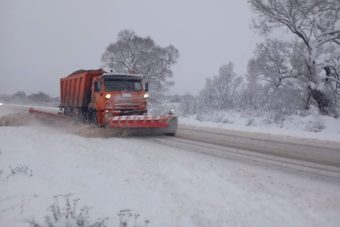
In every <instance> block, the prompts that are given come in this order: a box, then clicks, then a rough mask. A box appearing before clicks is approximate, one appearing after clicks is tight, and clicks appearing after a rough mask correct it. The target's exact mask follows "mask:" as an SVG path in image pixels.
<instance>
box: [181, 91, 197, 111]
mask: <svg viewBox="0 0 340 227" xmlns="http://www.w3.org/2000/svg"><path fill="white" fill-rule="evenodd" d="M197 105H198V103H197V98H196V97H195V96H193V95H191V94H189V93H187V94H185V95H182V96H180V105H179V110H180V112H181V114H182V115H183V116H188V115H193V114H196V113H197Z"/></svg>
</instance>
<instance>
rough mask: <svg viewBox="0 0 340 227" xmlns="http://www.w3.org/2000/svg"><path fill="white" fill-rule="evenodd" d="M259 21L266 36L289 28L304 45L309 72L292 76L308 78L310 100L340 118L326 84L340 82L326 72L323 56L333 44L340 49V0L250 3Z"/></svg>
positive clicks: (302, 54)
mask: <svg viewBox="0 0 340 227" xmlns="http://www.w3.org/2000/svg"><path fill="white" fill-rule="evenodd" d="M249 3H250V4H251V6H252V9H253V10H254V12H256V13H257V14H258V16H259V17H258V18H257V19H256V20H255V21H254V25H255V28H256V29H259V30H260V31H261V32H263V33H267V32H270V31H271V30H272V29H273V28H278V27H285V28H287V29H288V31H290V33H291V34H293V35H294V37H296V38H297V39H298V40H300V42H301V43H302V45H303V48H302V49H300V50H299V51H300V57H301V58H302V59H303V60H302V61H300V62H302V63H303V64H304V66H303V67H299V69H301V68H304V69H305V70H303V71H301V70H298V71H296V72H295V73H301V74H299V75H294V74H291V76H295V77H304V78H305V80H306V81H308V85H307V88H306V89H307V92H308V97H309V99H313V101H314V102H315V103H316V105H317V106H318V108H319V110H320V112H321V113H324V114H329V115H333V116H337V113H336V109H335V106H334V101H333V100H332V98H331V97H329V96H328V95H327V91H326V90H327V89H326V87H325V82H326V81H327V80H333V81H335V82H339V81H338V80H337V79H336V78H334V77H331V76H330V74H327V73H326V74H325V73H322V71H326V72H327V70H328V72H329V69H328V68H327V65H325V64H323V61H322V60H320V59H321V55H322V53H324V51H325V49H326V48H327V47H328V46H329V45H333V46H336V47H337V48H339V46H340V21H339V18H340V1H339V0H249Z"/></svg>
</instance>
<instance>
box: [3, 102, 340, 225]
mask: <svg viewBox="0 0 340 227" xmlns="http://www.w3.org/2000/svg"><path fill="white" fill-rule="evenodd" d="M9 112H10V111H9V110H8V109H5V108H0V116H1V115H5V114H8V113H9ZM75 127H76V126H75ZM81 130H90V129H87V128H80V130H67V129H65V128H63V127H58V125H53V126H48V125H42V124H37V123H30V124H25V125H22V126H3V127H0V226H11V227H16V226H29V225H28V224H27V223H26V222H25V220H32V219H33V218H35V219H36V220H37V221H38V222H40V223H43V220H44V216H45V215H47V214H48V213H49V211H48V208H49V206H50V205H51V204H53V202H54V198H53V197H54V196H56V195H60V194H71V195H70V197H71V198H72V199H80V200H79V202H78V204H79V207H81V206H88V207H90V211H89V212H90V216H91V217H92V218H93V220H95V219H96V218H104V217H108V220H107V221H106V224H107V226H118V225H119V218H118V216H117V213H118V212H119V210H122V209H131V210H132V211H133V212H136V213H138V214H140V215H141V216H140V217H139V219H138V220H139V223H140V226H144V220H150V223H149V224H148V226H154V227H160V226H162V227H166V226H169V227H170V226H171V227H174V226H183V227H191V226H202V227H203V226H204V227H212V226H340V215H339V214H340V182H339V181H338V180H330V179H322V178H320V177H315V176H310V175H305V174H303V173H299V172H296V171H289V172H284V171H282V170H278V169H273V168H270V167H266V166H258V165H252V164H249V163H243V162H238V161H234V160H227V159H219V158H216V157H211V156H207V155H203V154H197V153H194V152H192V151H186V150H183V149H180V148H172V147H169V146H166V145H162V144H160V143H157V142H155V140H153V138H149V137H145V138H144V137H139V138H131V137H128V138H97V137H95V136H93V137H89V136H88V135H91V134H88V133H82V131H81ZM84 135H86V136H84ZM130 224H131V225H130V226H132V224H133V221H131V222H130Z"/></svg>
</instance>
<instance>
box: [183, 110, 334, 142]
mask: <svg viewBox="0 0 340 227" xmlns="http://www.w3.org/2000/svg"><path fill="white" fill-rule="evenodd" d="M197 119H199V120H197ZM179 122H180V124H187V125H196V126H204V127H212V128H214V127H217V128H222V129H231V130H237V131H245V132H260V133H270V134H273V135H286V136H293V137H301V138H313V139H319V140H329V141H338V142H339V141H340V118H337V119H335V118H333V117H328V116H322V115H320V114H318V113H316V112H315V111H314V112H313V111H312V113H311V114H308V115H306V116H299V115H292V116H288V117H286V118H285V119H283V120H281V121H279V122H274V121H273V120H270V117H269V116H265V115H262V116H254V114H249V113H248V114H247V113H241V112H235V111H229V112H213V113H210V114H202V115H200V116H196V115H195V116H189V117H181V118H180V120H179Z"/></svg>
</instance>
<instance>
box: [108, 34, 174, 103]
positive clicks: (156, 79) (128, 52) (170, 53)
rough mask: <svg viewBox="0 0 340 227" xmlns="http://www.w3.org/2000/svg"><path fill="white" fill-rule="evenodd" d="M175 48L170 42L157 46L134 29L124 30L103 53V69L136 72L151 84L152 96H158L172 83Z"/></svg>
mask: <svg viewBox="0 0 340 227" xmlns="http://www.w3.org/2000/svg"><path fill="white" fill-rule="evenodd" d="M178 56H179V52H178V50H177V49H176V48H175V47H174V46H172V45H169V46H167V47H160V46H159V45H157V44H156V43H155V42H154V41H153V40H152V39H151V38H150V37H146V38H143V37H139V36H137V35H136V34H135V33H134V32H133V31H129V30H123V31H121V32H120V33H119V34H118V39H117V41H116V42H114V43H111V44H110V45H109V46H108V47H107V48H106V50H105V53H104V54H103V56H102V62H103V64H104V66H105V67H106V68H109V69H113V70H115V71H116V72H120V73H136V74H139V75H141V76H142V77H143V79H144V81H145V82H148V83H149V84H150V92H151V95H153V96H154V98H156V97H155V96H158V95H161V94H162V93H163V92H164V90H166V88H167V87H168V86H169V85H171V84H172V82H171V81H169V79H170V78H171V77H172V75H173V72H172V70H171V66H173V65H174V64H175V63H176V61H177V58H178Z"/></svg>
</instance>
